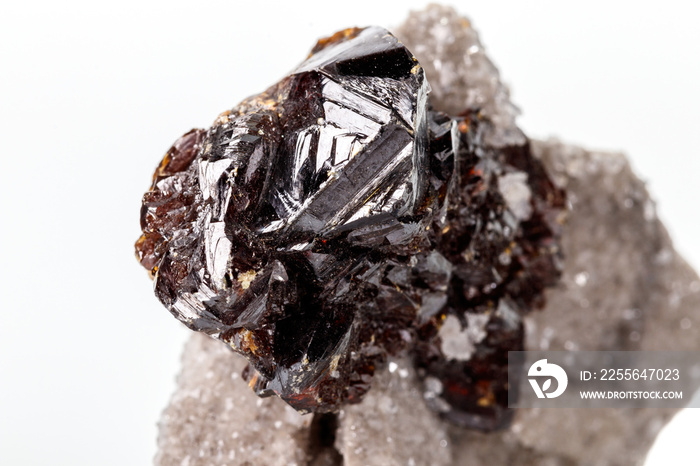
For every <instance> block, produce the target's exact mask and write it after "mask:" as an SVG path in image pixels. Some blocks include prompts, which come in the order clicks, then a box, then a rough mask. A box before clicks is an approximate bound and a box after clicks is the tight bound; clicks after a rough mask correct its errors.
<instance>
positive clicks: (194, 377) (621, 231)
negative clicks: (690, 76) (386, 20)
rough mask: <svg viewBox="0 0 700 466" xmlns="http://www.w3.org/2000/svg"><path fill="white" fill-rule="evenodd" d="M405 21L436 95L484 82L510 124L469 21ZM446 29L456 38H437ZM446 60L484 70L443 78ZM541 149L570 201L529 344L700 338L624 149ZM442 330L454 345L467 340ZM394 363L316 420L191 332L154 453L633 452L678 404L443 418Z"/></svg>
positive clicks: (309, 458)
mask: <svg viewBox="0 0 700 466" xmlns="http://www.w3.org/2000/svg"><path fill="white" fill-rule="evenodd" d="M407 24H408V25H410V26H407V27H404V28H401V29H399V30H398V34H397V35H398V36H399V38H401V39H402V41H403V42H404V43H405V44H406V45H407V46H408V47H409V48H410V49H411V50H413V51H414V53H415V54H416V56H417V58H418V59H419V61H420V62H421V63H422V64H423V66H424V67H425V69H426V75H427V79H428V80H429V81H430V82H431V83H432V85H433V92H434V93H436V92H440V91H438V88H440V87H441V86H442V89H443V93H442V94H438V95H442V96H449V98H448V97H445V99H446V100H445V101H443V104H444V102H453V101H458V102H459V104H455V106H456V107H457V108H460V107H462V106H464V105H465V103H466V104H467V106H468V105H469V104H468V103H469V102H471V101H470V100H469V99H470V98H472V99H477V97H473V96H479V97H478V99H480V100H474V102H477V105H479V106H481V107H482V108H484V109H487V108H491V109H492V110H489V111H491V112H493V113H492V115H503V119H502V120H501V122H502V125H503V127H502V128H501V131H500V133H498V134H497V135H494V137H504V138H505V137H510V136H511V135H515V134H516V133H515V132H514V131H515V130H514V129H513V128H514V126H513V125H512V123H513V121H514V120H513V119H514V117H515V113H516V112H515V108H514V107H513V106H512V105H511V104H510V103H509V102H508V99H507V93H506V91H505V88H504V87H503V86H502V85H501V84H500V83H499V79H498V74H497V72H496V71H495V69H494V68H493V66H492V65H491V63H490V61H488V59H487V58H486V57H485V56H484V57H482V58H480V59H479V61H475V62H472V61H469V60H467V59H466V58H465V50H467V51H468V50H469V49H468V47H471V46H472V45H473V42H474V41H476V43H478V39H477V38H476V35H475V33H474V32H473V30H472V29H470V27H469V23H468V21H466V20H463V19H461V18H458V17H457V15H456V14H455V13H454V11H452V10H450V9H444V8H442V7H437V6H434V7H430V8H429V10H428V11H427V12H421V13H417V14H413V15H412V17H411V18H410V19H409V21H408V22H407ZM450 37H454V38H455V41H462V42H461V44H462V45H459V44H457V45H455V44H452V42H451V41H452V39H450ZM460 38H461V39H460ZM419 41H421V42H420V43H419ZM440 41H446V42H448V43H450V44H452V45H450V47H454V48H452V49H449V48H448V47H447V46H445V47H439V46H438V45H439V43H440ZM470 41H471V42H470ZM470 43H472V45H468V44H470ZM420 44H425V45H426V46H425V47H424V48H422V49H421V48H420V47H419V45H420ZM431 44H432V45H431ZM464 47H467V48H466V49H465V48H464ZM479 47H480V46H479ZM474 50H476V49H474ZM480 50H481V49H480ZM438 61H439V62H440V64H439V65H438ZM479 63H480V64H479ZM431 66H432V68H431ZM441 70H449V71H450V73H453V74H454V75H461V74H462V73H463V72H466V71H469V72H470V73H471V76H483V79H482V80H478V79H476V78H472V79H473V80H466V81H464V82H462V81H459V80H457V79H456V78H454V77H445V78H440V76H441V74H440V73H441V72H442V71H441ZM503 93H505V100H504V98H503V97H502V96H503ZM470 96H472V97H470ZM499 96H501V97H499ZM455 99H456V100H455ZM459 99H462V100H461V101H460V100H459ZM443 109H445V110H448V111H450V110H451V109H449V108H447V107H444V108H443ZM499 135H500V136H499ZM533 150H534V153H535V155H537V156H538V157H540V158H541V159H542V161H543V162H544V164H545V166H546V167H547V168H548V169H549V171H550V174H551V176H552V177H553V178H554V180H555V181H556V182H557V183H558V184H559V185H560V186H563V187H566V189H567V190H568V192H569V201H570V207H571V212H570V215H569V218H568V225H567V228H566V229H565V232H564V236H563V248H564V251H565V253H566V259H565V264H564V275H563V279H562V281H561V283H560V285H559V286H558V287H557V288H556V289H552V290H550V291H549V292H548V293H547V301H548V303H547V306H546V308H545V309H544V310H543V311H540V312H535V313H531V314H530V315H529V316H528V317H526V319H525V327H526V345H527V347H528V348H531V349H545V348H549V349H552V350H561V349H566V350H573V349H582V350H598V349H600V350H602V349H622V350H625V349H654V350H664V349H674V350H697V349H699V347H700V344H699V342H700V338H699V337H700V335H699V334H698V333H699V332H700V279H699V278H698V276H697V274H696V273H695V272H694V271H693V270H692V269H691V268H690V267H689V266H688V265H687V264H686V263H685V262H684V260H683V259H682V258H681V257H679V256H678V254H677V253H676V252H675V251H674V250H673V247H672V245H671V242H670V240H669V237H668V235H667V233H666V231H665V229H664V228H663V226H662V225H661V224H660V222H659V220H658V218H657V217H656V215H655V211H654V205H653V202H652V201H651V200H650V199H649V197H648V194H647V192H646V190H645V188H644V185H643V183H642V182H641V181H640V180H639V179H638V178H637V177H636V176H635V175H634V173H633V172H632V170H631V169H630V166H629V163H628V162H627V160H626V159H625V158H624V156H622V155H619V154H610V153H599V152H589V151H586V150H584V149H580V148H576V147H571V146H566V145H564V144H561V143H558V142H556V141H548V142H538V143H534V145H533ZM455 334H457V335H459V332H455ZM445 344H446V345H447V347H448V348H450V351H455V352H459V351H468V348H466V349H465V348H461V347H460V346H459V345H458V344H457V343H454V344H453V343H449V342H446V343H445ZM394 364H395V365H391V364H390V365H389V367H388V369H387V370H386V371H385V372H384V373H381V374H378V375H377V376H376V380H375V381H376V383H375V386H374V387H373V389H372V390H371V391H370V392H369V393H368V394H367V396H366V398H365V399H364V401H363V402H362V403H361V404H359V405H356V406H350V407H346V408H345V409H344V410H343V411H341V413H340V415H339V416H338V420H337V424H338V425H337V429H329V428H328V427H329V426H332V423H329V422H318V421H319V416H318V415H316V417H315V418H312V417H310V416H307V417H302V416H301V415H298V414H297V413H295V412H294V411H293V410H291V408H288V407H286V406H285V405H284V403H282V402H280V400H278V399H267V400H259V399H258V398H257V397H256V396H255V395H254V394H253V393H252V392H251V391H250V390H249V389H248V387H247V386H246V385H245V384H244V383H232V382H235V381H232V380H231V378H232V377H234V376H235V375H234V374H238V373H239V372H240V370H241V369H242V368H243V367H244V365H245V362H244V361H243V360H242V359H241V358H240V357H239V356H237V355H234V354H231V353H230V351H228V350H227V349H226V348H225V347H223V346H221V345H220V344H219V343H217V342H215V341H213V340H210V339H207V338H206V337H203V336H201V335H193V336H192V340H191V341H190V343H189V344H188V348H187V351H186V352H185V356H184V359H183V370H182V373H181V375H180V377H179V387H178V390H177V391H176V393H175V395H174V396H173V399H172V401H171V403H170V405H169V407H168V408H167V409H166V411H165V413H164V415H163V418H162V420H161V425H160V428H161V430H160V437H159V449H160V453H159V454H158V456H157V458H156V463H157V464H159V465H180V464H189V465H195V464H216V465H223V464H227V465H234V464H312V465H338V464H344V465H366V464H377V465H380V464H381V465H384V464H396V465H399V464H401V465H406V464H414V465H423V464H426V465H427V464H436V465H443V464H455V465H463V464H469V465H494V464H496V465H498V464H508V465H543V464H544V465H634V464H640V463H641V462H642V461H643V458H644V456H645V454H646V452H647V450H648V449H649V447H650V446H651V443H652V441H653V439H654V438H655V436H656V435H657V433H658V431H659V430H660V429H661V428H662V427H663V425H664V424H665V423H666V422H668V420H669V419H670V418H671V416H672V415H673V414H674V410H658V409H656V410H641V409H636V410H604V409H597V410H571V411H568V412H567V411H562V410H534V409H530V410H519V411H518V412H517V414H516V417H515V422H514V423H513V425H512V426H511V427H510V428H509V429H508V430H506V431H502V432H499V433H491V434H483V433H478V432H474V431H469V430H464V429H460V428H457V427H453V426H450V425H447V424H445V423H443V421H441V420H439V418H438V417H437V416H436V415H435V414H434V413H433V412H432V411H429V410H427V409H425V405H424V404H423V403H418V401H419V400H418V399H417V397H418V396H420V395H419V394H420V393H422V392H421V389H420V387H419V386H418V385H417V383H416V382H415V379H414V375H413V373H412V372H411V371H410V370H409V369H408V367H407V366H406V365H405V364H404V363H402V362H401V361H396V362H395V363H394ZM239 382H240V381H239ZM326 416H327V415H326ZM320 420H321V421H323V419H320ZM319 426H320V427H326V429H325V430H324V429H323V428H319ZM331 430H335V435H333V434H334V433H333V432H332V431H331ZM236 432H237V433H238V435H237V436H236V435H234V433H236ZM388 438H391V441H389V440H388ZM331 441H332V442H331ZM436 443H437V445H436ZM329 445H332V446H329ZM231 452H233V453H231ZM262 455H264V460H262V459H261V458H263V456H262Z"/></svg>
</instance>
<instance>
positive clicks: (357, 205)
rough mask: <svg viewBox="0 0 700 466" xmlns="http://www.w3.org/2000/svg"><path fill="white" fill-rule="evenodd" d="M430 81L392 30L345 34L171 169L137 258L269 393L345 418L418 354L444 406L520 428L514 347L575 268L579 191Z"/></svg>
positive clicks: (483, 422)
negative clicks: (511, 366)
mask: <svg viewBox="0 0 700 466" xmlns="http://www.w3.org/2000/svg"><path fill="white" fill-rule="evenodd" d="M429 90H430V86H429V84H428V81H427V80H426V77H425V75H424V71H423V69H422V67H421V66H420V64H419V63H418V61H417V60H416V59H415V58H414V56H413V55H412V54H411V52H409V51H408V50H407V49H406V47H405V46H404V45H403V44H401V42H399V41H398V40H397V39H396V38H395V37H394V36H393V35H391V34H390V33H389V32H388V31H386V30H384V29H381V28H377V27H370V28H365V29H359V28H352V29H347V30H344V31H341V32H339V33H336V34H335V35H333V36H331V37H329V38H326V39H322V40H320V41H319V42H318V44H317V45H316V46H315V47H314V49H313V50H312V52H311V54H310V56H309V57H308V58H307V60H306V61H304V62H303V63H302V64H301V65H300V66H299V67H298V68H297V69H296V70H294V71H293V72H292V73H291V74H290V75H288V76H287V77H285V78H284V79H282V80H281V81H280V82H278V83H277V84H275V85H273V86H272V87H270V88H269V89H267V90H266V91H264V92H263V93H261V94H259V95H256V96H253V97H250V98H248V99H246V100H244V101H243V102H241V103H240V104H239V105H237V106H236V107H234V108H233V109H232V110H230V111H227V112H224V113H223V114H221V115H220V116H219V117H218V118H217V119H216V121H215V122H214V124H213V125H212V127H211V128H209V129H208V130H192V131H190V132H189V133H187V134H185V135H184V136H183V137H182V138H180V139H179V140H178V141H177V142H176V143H175V144H174V145H173V147H172V148H171V149H170V150H169V151H168V152H167V154H166V156H165V157H164V159H163V161H162V162H161V164H160V166H159V167H158V169H157V170H156V173H155V175H154V178H153V183H152V186H151V189H150V190H149V191H148V192H147V193H146V194H145V196H144V199H143V205H142V210H141V227H142V230H143V235H142V236H141V237H140V238H139V240H138V241H137V243H136V251H137V256H138V258H139V260H140V262H141V264H142V265H143V266H144V267H145V268H147V269H148V270H149V271H150V272H151V274H152V276H153V278H154V286H155V293H156V296H157V297H158V299H159V300H160V301H161V302H162V303H163V304H164V305H165V307H166V308H168V309H169V311H170V312H171V313H172V314H173V315H174V316H175V317H176V318H178V319H179V320H180V321H182V322H183V323H185V324H186V325H187V326H188V327H190V328H191V329H193V330H196V331H200V332H204V333H206V334H208V335H210V336H212V337H214V338H216V339H218V340H221V341H222V342H224V343H226V344H227V345H229V346H230V347H231V348H232V349H233V350H234V351H236V352H238V353H240V354H242V355H244V356H245V357H246V359H247V360H248V361H249V367H248V369H246V371H245V373H244V377H245V379H246V380H247V381H248V383H249V385H250V386H251V387H252V388H253V389H254V390H255V391H256V392H257V393H258V394H259V395H261V396H267V395H277V396H279V397H280V398H282V399H283V400H284V401H286V402H287V403H288V404H290V405H291V406H292V407H294V408H295V409H297V410H299V411H302V412H309V411H313V412H328V411H335V410H337V409H338V408H339V407H340V406H342V405H343V404H344V403H354V402H358V401H360V400H361V398H362V396H363V394H364V393H365V392H366V391H367V390H368V389H369V388H370V385H371V381H372V376H373V374H374V372H375V370H377V369H378V368H380V367H381V366H383V365H384V364H386V362H387V359H388V358H389V357H392V356H399V355H401V356H403V355H407V356H409V357H410V358H411V359H412V360H413V362H414V365H415V367H416V370H417V374H419V376H420V377H421V378H422V380H423V381H424V386H425V397H424V398H425V399H426V401H427V403H428V405H429V406H430V407H431V408H433V409H435V410H437V411H438V412H440V413H441V414H442V415H443V416H444V417H446V418H448V419H450V420H452V421H454V422H457V423H459V424H461V425H465V426H470V427H474V428H478V429H482V430H492V429H496V428H499V427H503V426H505V425H507V424H508V422H509V420H510V417H511V416H512V411H510V410H508V409H507V408H506V405H507V393H508V386H507V352H508V351H509V350H522V349H523V338H524V333H523V325H522V316H523V315H524V314H525V313H527V312H529V311H530V310H531V309H534V308H537V307H539V306H541V304H542V299H543V298H542V291H543V289H544V288H545V287H547V286H550V285H552V284H553V283H555V282H556V279H557V278H558V276H559V273H560V257H559V256H560V251H559V247H558V236H559V234H560V231H559V229H560V223H561V218H562V213H563V211H564V200H565V198H564V193H563V192H562V191H561V190H560V189H558V188H557V187H556V186H555V185H554V184H553V183H552V182H551V181H550V179H549V177H548V176H547V174H546V172H545V170H544V169H543V167H542V165H541V164H540V163H539V161H537V160H536V159H534V158H533V157H532V155H531V153H530V147H529V143H528V142H527V139H525V138H523V141H525V142H523V143H520V144H516V143H513V144H509V145H505V146H503V145H500V146H495V145H493V144H492V143H491V142H489V141H491V140H492V138H489V134H490V132H491V131H492V130H493V129H492V128H493V125H492V124H491V123H490V122H489V120H488V118H486V117H484V116H483V115H482V114H481V113H480V112H479V109H478V108H469V109H465V110H464V112H463V113H462V114H461V115H459V116H454V115H446V114H443V113H439V112H435V111H433V110H432V109H431V107H430V102H429ZM446 332H451V333H455V332H457V333H460V335H461V338H460V339H458V341H461V342H463V343H464V344H463V345H462V344H459V345H455V344H454V343H453V342H454V341H455V340H454V339H453V338H451V339H450V340H449V341H450V342H452V343H451V344H449V345H444V344H443V338H442V337H441V335H442V336H444V335H445V333H446ZM232 383H233V382H232Z"/></svg>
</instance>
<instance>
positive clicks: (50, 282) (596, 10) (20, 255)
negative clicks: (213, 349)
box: [0, 0, 700, 465]
mask: <svg viewBox="0 0 700 466" xmlns="http://www.w3.org/2000/svg"><path fill="white" fill-rule="evenodd" d="M694 3H695V2H687V1H686V2H680V1H678V2H676V1H665V2H617V3H615V2H611V1H610V0H607V1H591V0H589V1H587V2H561V1H539V2H522V1H518V0H513V1H507V2H505V1H504V2H497V1H486V0H482V1H481V2H463V3H459V4H457V7H458V9H459V10H460V11H461V13H463V14H467V15H469V16H470V17H471V18H472V20H473V23H474V25H475V26H476V27H477V29H478V30H479V31H481V34H482V36H481V37H482V40H483V42H484V44H485V45H486V47H487V50H488V51H489V52H490V55H491V57H492V58H493V59H494V60H495V62H496V63H497V65H498V66H499V67H500V69H501V72H502V75H503V76H504V78H505V80H506V81H507V82H508V83H509V84H510V85H511V86H512V89H513V97H514V100H515V102H516V103H517V104H518V105H519V106H520V107H521V108H522V109H523V111H524V113H523V116H522V117H521V118H520V120H519V121H520V124H521V126H522V127H523V129H524V130H525V131H526V133H528V134H529V135H531V136H533V137H539V138H544V137H548V136H557V137H559V138H561V139H563V140H566V141H569V142H575V143H581V144H584V145H586V146H588V147H592V148H607V149H614V150H623V151H625V152H626V153H628V154H629V155H630V157H631V159H632V161H633V165H634V167H635V168H636V170H637V172H638V173H639V174H640V176H641V177H642V178H644V179H645V180H647V181H648V182H649V187H650V189H651V192H652V193H653V195H654V196H655V198H656V199H657V201H658V207H659V210H660V213H661V216H662V218H663V219H664V221H665V222H666V224H667V226H668V227H669V228H670V230H671V233H672V235H673V237H674V239H675V241H676V245H677V247H678V248H679V249H680V251H681V252H682V253H683V254H684V255H685V256H686V257H687V258H688V259H689V261H690V262H691V263H693V264H694V265H695V266H696V267H697V266H699V265H700V248H699V247H698V246H697V240H696V238H698V237H699V236H700V222H698V220H697V213H698V206H697V201H698V194H700V180H698V179H697V177H698V174H699V173H700V158H698V150H697V148H698V147H699V146H700V136H699V134H700V132H698V128H697V126H698V122H699V121H698V120H699V118H698V111H700V92H699V91H698V83H700V62H699V60H698V57H700V28H699V27H698V25H697V18H698V16H699V15H698V13H700V10H699V9H698V7H696V6H695V5H694ZM424 4H425V2H421V1H401V2H380V1H377V0H375V1H371V2H365V1H347V2H338V3H335V2H334V3H333V5H339V6H337V7H331V6H328V5H331V2H323V3H321V4H312V3H310V2H285V3H282V4H280V5H276V4H270V3H266V2H262V1H258V2H233V1H219V2H211V1H202V2H182V1H172V0H171V1H158V2H136V1H131V0H122V1H118V2H94V1H90V2H88V1H82V2H81V1H77V0H64V1H60V2H56V1H52V2H48V1H24V2H19V1H15V2H9V1H4V2H3V3H2V5H1V6H0V136H2V137H1V139H0V148H1V149H0V150H2V161H1V163H2V166H1V167H0V203H1V204H0V218H1V220H0V225H1V226H2V229H1V230H0V231H1V232H2V233H1V234H2V241H0V247H1V248H2V249H1V251H0V252H1V255H0V261H1V262H0V263H1V264H2V267H1V268H0V274H1V275H0V287H1V288H0V291H1V292H2V296H1V298H0V299H1V301H0V306H1V308H0V464H3V465H34V464H70V465H95V464H99V465H138V464H149V463H150V461H151V458H152V456H153V454H154V453H155V437H156V425H155V423H156V420H157V419H158V416H159V413H160V411H161V410H162V408H163V407H164V406H165V404H166V403H167V400H168V397H169V394H170V393H171V391H172V390H173V388H174V377H175V374H176V372H177V368H178V358H179V354H180V351H181V348H182V344H183V342H184V341H185V339H186V337H187V332H186V331H185V330H184V329H183V328H182V327H181V326H180V325H179V324H178V323H177V322H176V321H175V319H173V318H172V317H171V316H170V315H169V313H168V312H166V311H165V310H164V309H163V308H162V307H161V306H160V304H159V303H158V302H157V301H156V299H155V297H154V296H153V295H152V292H151V285H150V281H149V279H148V278H147V275H146V272H145V271H143V270H142V269H141V268H140V267H139V266H138V264H137V263H136V261H135V259H134V257H133V246H132V244H133V242H134V241H135V240H136V238H137V237H138V234H139V224H138V212H139V204H140V198H141V196H142V194H143V192H144V191H145V189H146V188H147V187H148V184H149V182H150V176H151V173H152V170H153V169H154V168H155V166H156V164H157V163H158V161H159V160H160V158H161V156H162V155H163V154H164V152H165V150H167V148H168V147H169V146H170V144H171V143H172V142H173V141H174V140H175V139H176V138H177V137H179V136H180V135H181V134H182V133H184V132H186V131H187V130H189V129H190V128H192V127H207V126H208V125H209V124H210V123H211V121H212V120H213V119H214V117H215V116H216V115H217V114H218V113H219V112H220V111H222V110H224V109H227V108H230V107H232V106H233V105H234V104H236V103H237V102H238V101H240V100H241V99H242V98H243V97H245V96H247V95H249V94H253V93H256V92H259V91H261V90H262V89H264V88H265V87H267V86H268V85H269V84H271V83H273V82H274V81H276V80H277V79H279V78H280V77H282V76H283V75H284V74H285V73H286V72H287V71H289V70H290V69H291V68H292V67H293V66H294V65H295V64H296V63H298V62H299V61H300V60H302V59H303V58H304V57H305V55H306V53H307V52H308V50H309V49H310V47H311V46H312V45H313V43H314V41H315V40H316V39H317V38H318V37H321V36H325V35H328V34H330V33H332V32H334V31H336V30H338V29H342V28H345V27H348V26H354V25H358V26H363V25H370V24H378V25H383V26H387V27H391V26H392V25H396V24H398V23H400V22H401V21H402V20H403V19H404V18H405V16H406V14H407V12H408V10H409V8H419V7H422V6H423V5H424ZM324 5H325V6H324ZM698 425H700V417H699V416H698V415H695V414H694V413H693V412H691V411H686V412H684V413H683V414H682V415H681V416H680V417H679V418H678V419H677V420H676V421H675V422H674V424H672V426H671V427H670V428H669V429H676V430H675V431H674V432H670V431H669V429H667V431H666V432H667V433H666V434H664V435H663V436H662V438H661V441H660V443H659V444H657V447H655V451H654V452H653V453H652V458H651V459H650V461H649V462H648V464H676V465H679V464H696V458H697V457H696V453H693V456H691V455H690V453H689V452H690V451H693V452H696V450H697V449H696V448H691V445H690V444H689V442H692V441H695V438H696V437H695V432H697V426H698ZM674 442H675V443H674ZM592 454H594V453H592Z"/></svg>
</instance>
